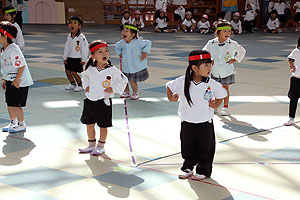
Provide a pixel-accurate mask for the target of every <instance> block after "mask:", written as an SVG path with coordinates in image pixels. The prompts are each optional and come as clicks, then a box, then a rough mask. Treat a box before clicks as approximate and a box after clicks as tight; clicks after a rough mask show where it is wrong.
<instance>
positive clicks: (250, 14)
mask: <svg viewBox="0 0 300 200" xmlns="http://www.w3.org/2000/svg"><path fill="white" fill-rule="evenodd" d="M255 16H256V12H255V11H254V10H247V11H246V15H245V21H252V20H254V18H255Z"/></svg>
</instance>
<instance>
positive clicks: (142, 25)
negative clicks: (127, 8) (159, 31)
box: [131, 18, 145, 28]
mask: <svg viewBox="0 0 300 200" xmlns="http://www.w3.org/2000/svg"><path fill="white" fill-rule="evenodd" d="M135 21H136V20H135V18H133V19H132V21H131V22H132V24H134V22H135ZM139 23H140V24H141V28H144V27H145V24H144V21H143V19H142V18H140V20H138V21H136V24H139Z"/></svg>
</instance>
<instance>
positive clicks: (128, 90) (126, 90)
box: [124, 84, 130, 93]
mask: <svg viewBox="0 0 300 200" xmlns="http://www.w3.org/2000/svg"><path fill="white" fill-rule="evenodd" d="M124 92H126V93H130V89H129V85H128V84H127V85H126V87H125V90H124Z"/></svg>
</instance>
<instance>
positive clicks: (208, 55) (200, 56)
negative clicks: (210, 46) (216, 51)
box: [189, 53, 211, 61]
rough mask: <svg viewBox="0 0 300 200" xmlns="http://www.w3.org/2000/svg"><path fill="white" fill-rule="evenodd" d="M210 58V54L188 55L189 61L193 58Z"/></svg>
mask: <svg viewBox="0 0 300 200" xmlns="http://www.w3.org/2000/svg"><path fill="white" fill-rule="evenodd" d="M208 58H211V56H210V54H209V53H207V54H200V55H195V56H189V61H193V60H203V59H208Z"/></svg>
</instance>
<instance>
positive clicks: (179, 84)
mask: <svg viewBox="0 0 300 200" xmlns="http://www.w3.org/2000/svg"><path fill="white" fill-rule="evenodd" d="M166 86H167V87H168V88H169V89H170V90H171V91H172V93H174V94H175V93H176V94H179V95H180V94H181V93H182V91H181V90H182V89H181V88H183V87H184V77H183V76H181V77H179V78H177V79H175V80H173V81H169V82H167V83H166Z"/></svg>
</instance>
